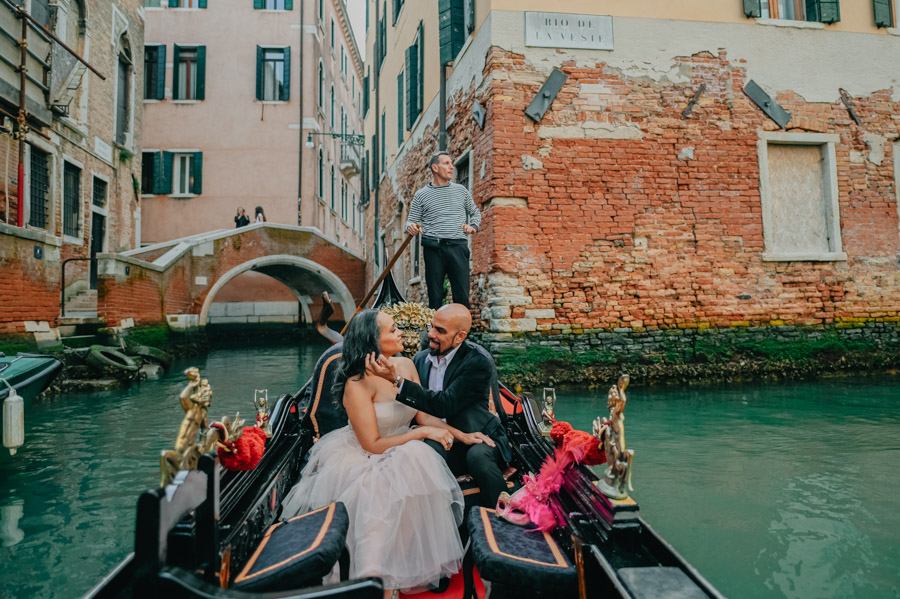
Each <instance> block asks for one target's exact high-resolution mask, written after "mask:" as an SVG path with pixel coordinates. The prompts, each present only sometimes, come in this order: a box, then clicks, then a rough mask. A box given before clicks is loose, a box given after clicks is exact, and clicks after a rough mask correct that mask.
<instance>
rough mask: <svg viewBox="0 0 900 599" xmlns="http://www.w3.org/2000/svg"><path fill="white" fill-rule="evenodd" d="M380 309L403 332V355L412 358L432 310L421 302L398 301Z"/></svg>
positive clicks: (429, 322) (429, 319) (417, 349)
mask: <svg viewBox="0 0 900 599" xmlns="http://www.w3.org/2000/svg"><path fill="white" fill-rule="evenodd" d="M381 311H382V312H384V313H385V314H387V315H389V316H390V317H391V318H393V319H394V323H395V324H396V325H397V328H398V329H400V330H401V331H402V332H403V355H405V356H406V357H408V358H412V357H413V356H415V355H416V352H418V351H419V346H420V345H421V338H422V331H424V330H425V329H427V328H428V325H429V324H431V319H432V318H433V317H434V310H432V309H431V308H426V307H425V306H424V305H422V304H417V303H413V302H399V303H397V304H394V305H393V306H384V307H383V308H381Z"/></svg>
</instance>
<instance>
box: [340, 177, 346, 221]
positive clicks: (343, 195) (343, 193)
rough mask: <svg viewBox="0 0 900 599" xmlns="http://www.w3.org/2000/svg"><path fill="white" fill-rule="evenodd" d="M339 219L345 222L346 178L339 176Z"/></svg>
mask: <svg viewBox="0 0 900 599" xmlns="http://www.w3.org/2000/svg"><path fill="white" fill-rule="evenodd" d="M341 220H343V221H344V222H347V180H346V179H344V178H343V177H341Z"/></svg>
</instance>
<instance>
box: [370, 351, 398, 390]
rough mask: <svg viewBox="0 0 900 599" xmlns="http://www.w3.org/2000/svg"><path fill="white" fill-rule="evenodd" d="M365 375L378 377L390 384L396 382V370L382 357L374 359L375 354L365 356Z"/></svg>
mask: <svg viewBox="0 0 900 599" xmlns="http://www.w3.org/2000/svg"><path fill="white" fill-rule="evenodd" d="M366 373H368V374H372V375H375V376H380V377H381V378H383V379H385V380H386V381H390V382H391V383H393V382H394V381H396V380H397V369H396V368H395V367H394V365H393V364H391V361H390V360H389V359H388V358H386V357H385V356H383V355H379V356H378V357H376V356H375V352H372V353H371V354H369V355H368V356H366Z"/></svg>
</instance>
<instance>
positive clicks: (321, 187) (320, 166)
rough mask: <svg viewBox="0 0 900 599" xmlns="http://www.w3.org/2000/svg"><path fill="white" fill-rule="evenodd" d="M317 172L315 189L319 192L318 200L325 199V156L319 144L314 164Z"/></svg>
mask: <svg viewBox="0 0 900 599" xmlns="http://www.w3.org/2000/svg"><path fill="white" fill-rule="evenodd" d="M316 167H317V169H316V170H317V172H318V174H319V181H318V183H319V184H318V186H317V187H316V191H317V192H318V194H319V200H321V201H323V202H324V201H325V156H324V154H323V153H322V148H321V146H320V147H319V158H318V162H317V164H316Z"/></svg>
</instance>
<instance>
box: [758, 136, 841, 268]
mask: <svg viewBox="0 0 900 599" xmlns="http://www.w3.org/2000/svg"><path fill="white" fill-rule="evenodd" d="M839 142H840V136H839V135H835V134H825V133H783V132H780V131H777V132H768V131H764V132H760V133H759V143H758V144H757V151H758V154H759V178H760V181H759V183H760V199H761V201H762V224H763V241H764V244H765V250H764V252H763V256H762V258H763V260H769V261H798V260H804V261H827V260H846V259H847V255H846V254H844V253H843V250H842V249H841V226H840V207H839V205H838V183H837V167H836V164H837V161H836V160H835V145H836V144H837V143H839Z"/></svg>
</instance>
